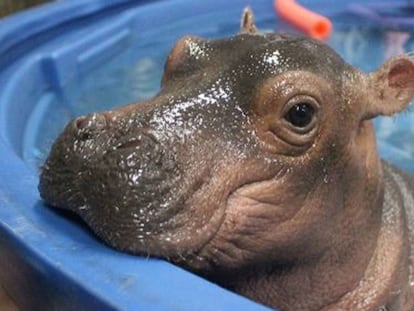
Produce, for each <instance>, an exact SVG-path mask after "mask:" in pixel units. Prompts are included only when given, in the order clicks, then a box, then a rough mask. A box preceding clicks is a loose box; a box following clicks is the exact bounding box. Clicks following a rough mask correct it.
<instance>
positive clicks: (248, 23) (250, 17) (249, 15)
mask: <svg viewBox="0 0 414 311" xmlns="http://www.w3.org/2000/svg"><path fill="white" fill-rule="evenodd" d="M240 32H241V33H250V34H255V33H257V28H256V25H255V24H254V14H253V11H252V9H251V8H250V7H249V6H247V7H245V8H244V10H243V14H242V18H241V23H240Z"/></svg>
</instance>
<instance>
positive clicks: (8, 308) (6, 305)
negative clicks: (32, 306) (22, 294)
mask: <svg viewBox="0 0 414 311" xmlns="http://www.w3.org/2000/svg"><path fill="white" fill-rule="evenodd" d="M0 310H1V311H18V310H19V309H17V307H16V305H15V304H14V303H13V301H12V300H11V299H10V298H9V296H8V295H7V294H6V292H5V291H4V289H3V287H1V285H0Z"/></svg>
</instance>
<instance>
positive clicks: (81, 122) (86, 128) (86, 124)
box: [73, 113, 107, 138]
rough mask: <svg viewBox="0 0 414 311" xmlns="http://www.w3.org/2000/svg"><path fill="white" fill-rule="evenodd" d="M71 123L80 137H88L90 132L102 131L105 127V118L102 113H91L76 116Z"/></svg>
mask: <svg viewBox="0 0 414 311" xmlns="http://www.w3.org/2000/svg"><path fill="white" fill-rule="evenodd" d="M73 124H74V127H75V129H76V130H77V131H78V134H79V135H80V136H81V137H82V138H89V137H90V136H91V135H92V134H97V133H99V132H101V131H103V130H104V129H105V128H106V127H107V120H106V117H105V115H103V114H100V113H91V114H89V115H87V116H82V117H78V118H76V119H75V120H74V121H73Z"/></svg>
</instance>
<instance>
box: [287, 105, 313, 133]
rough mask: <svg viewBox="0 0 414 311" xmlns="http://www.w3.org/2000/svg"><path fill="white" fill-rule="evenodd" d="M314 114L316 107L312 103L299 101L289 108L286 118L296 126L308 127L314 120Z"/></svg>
mask: <svg viewBox="0 0 414 311" xmlns="http://www.w3.org/2000/svg"><path fill="white" fill-rule="evenodd" d="M314 114H315V109H314V108H313V106H312V105H311V104H309V103H306V102H303V103H297V104H295V105H293V106H292V107H291V108H290V109H289V111H288V112H287V114H286V115H285V119H286V120H287V121H288V122H290V123H291V124H292V125H294V126H296V127H306V126H308V125H309V124H310V123H311V122H312V120H313V116H314Z"/></svg>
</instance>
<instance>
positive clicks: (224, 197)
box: [39, 11, 414, 310]
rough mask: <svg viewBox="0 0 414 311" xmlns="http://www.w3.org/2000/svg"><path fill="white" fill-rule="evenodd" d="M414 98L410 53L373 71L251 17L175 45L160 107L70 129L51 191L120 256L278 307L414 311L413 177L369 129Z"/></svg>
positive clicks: (141, 106)
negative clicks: (165, 263)
mask: <svg viewBox="0 0 414 311" xmlns="http://www.w3.org/2000/svg"><path fill="white" fill-rule="evenodd" d="M413 93H414V63H413V62H412V61H411V60H410V59H409V58H408V57H405V56H401V57H397V58H394V59H391V60H389V61H388V62H387V63H385V64H384V65H383V66H382V67H381V68H380V69H378V71H376V72H374V73H371V74H364V73H362V72H360V71H359V70H357V69H355V68H353V67H351V66H349V65H348V64H346V63H345V62H344V61H343V60H342V59H341V58H340V57H339V56H338V55H337V54H336V53H335V52H334V51H333V50H332V49H330V48H329V47H328V46H326V45H325V44H323V43H321V42H319V41H315V40H312V39H308V38H304V37H301V36H296V35H287V34H260V33H257V32H256V30H255V27H254V25H253V23H252V15H251V13H250V12H249V11H246V13H245V15H244V19H243V25H242V31H241V33H240V34H237V35H235V36H233V37H230V38H226V39H219V40H205V39H200V38H196V37H191V36H188V37H185V38H182V39H181V40H179V41H178V42H177V44H176V46H175V47H174V48H173V50H172V51H171V53H170V55H169V58H168V60H167V63H166V66H165V74H164V77H163V81H162V87H161V90H160V92H159V94H157V95H156V96H155V97H154V98H152V99H150V100H148V101H145V102H142V103H136V104H131V105H128V106H124V107H120V108H118V109H114V110H111V111H106V112H101V113H93V114H90V115H87V116H84V117H80V118H77V119H76V120H74V121H72V122H71V123H69V124H68V125H67V127H66V128H65V130H64V131H63V133H62V134H61V135H60V137H59V138H58V139H57V140H56V142H55V143H54V145H53V147H52V150H51V152H50V155H49V157H48V159H47V161H46V162H45V164H44V166H43V169H42V173H41V177H40V184H39V190H40V194H41V197H42V198H43V199H44V201H45V202H46V203H47V204H49V205H51V206H53V207H57V208H60V209H66V210H70V211H73V212H75V213H76V214H78V215H79V216H80V217H81V218H82V219H83V220H84V221H85V222H86V224H87V225H88V226H90V228H91V229H92V230H93V231H94V232H95V233H96V234H97V235H98V236H99V237H100V238H101V239H103V240H104V241H105V242H106V243H107V244H108V245H110V246H112V247H114V248H116V249H119V250H122V251H127V252H130V253H134V254H139V255H145V256H146V255H151V256H158V257H163V258H166V259H169V260H171V261H173V262H175V263H177V264H179V265H181V266H184V267H186V268H188V269H190V270H192V271H195V272H197V273H199V274H202V275H204V276H206V277H208V278H210V279H212V280H214V281H216V282H218V283H220V284H222V285H223V286H226V287H228V288H231V289H233V290H235V291H237V292H239V293H241V294H243V295H246V296H248V297H251V298H252V299H255V300H257V301H259V302H262V303H265V304H267V305H270V306H273V307H279V308H282V310H321V309H323V310H379V309H380V308H381V307H387V308H388V309H389V310H412V309H411V308H412V305H413V298H412V285H413V284H414V283H413V281H412V280H413V279H414V278H413V276H412V274H411V270H412V269H411V263H410V260H411V259H412V258H414V256H413V254H412V251H411V248H410V244H412V222H413V220H412V218H413V217H412V212H408V211H407V212H405V210H406V209H407V208H409V209H410V210H412V208H413V206H412V205H413V204H412V202H414V201H410V200H413V197H412V189H413V182H412V179H410V177H408V175H406V174H404V173H402V172H400V171H398V170H396V169H395V168H393V167H391V166H389V165H388V164H382V163H381V161H380V160H379V158H378V155H377V152H376V147H375V135H374V132H373V127H372V123H371V121H370V120H369V119H371V118H372V117H375V116H377V115H380V114H383V115H389V114H393V113H395V112H398V111H400V110H402V109H403V108H404V107H406V106H407V105H408V104H409V102H410V100H411V98H412V96H413ZM404 187H405V188H404ZM404 189H405V190H404ZM410 202H411V203H410ZM390 228H391V229H390ZM392 228H397V229H398V230H397V229H392ZM381 252H383V253H381ZM389 252H391V254H393V255H389ZM378 254H386V256H387V258H388V261H385V262H382V261H381V262H379V261H378V256H379V255H378ZM379 271H381V272H379ZM376 279H381V280H382V281H381V282H379V283H378V282H375V280H376ZM380 284H382V285H380ZM384 284H385V285H384ZM395 293H398V294H395ZM366 297H370V299H367V298H366ZM362 300H363V301H364V303H362V302H361V301H362ZM324 308H325V309H324Z"/></svg>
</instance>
